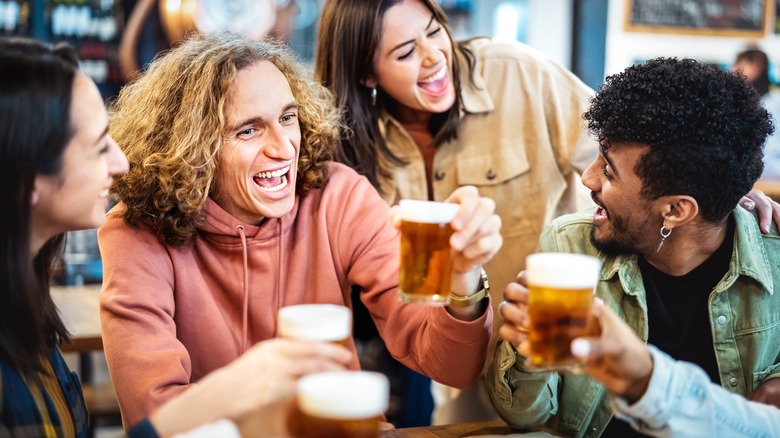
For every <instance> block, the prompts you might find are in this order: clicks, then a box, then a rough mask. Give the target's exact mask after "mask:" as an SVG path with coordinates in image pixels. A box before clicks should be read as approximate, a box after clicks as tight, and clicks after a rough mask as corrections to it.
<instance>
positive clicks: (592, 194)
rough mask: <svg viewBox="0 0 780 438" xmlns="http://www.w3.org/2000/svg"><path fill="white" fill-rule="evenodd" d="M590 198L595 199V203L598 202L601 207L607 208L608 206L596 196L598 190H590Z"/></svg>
mask: <svg viewBox="0 0 780 438" xmlns="http://www.w3.org/2000/svg"><path fill="white" fill-rule="evenodd" d="M590 199H592V200H593V203H594V204H596V205H598V206H599V207H601V208H603V209H605V210H606V207H604V204H602V203H601V201H600V200H599V198H598V197H597V196H596V192H594V191H591V192H590Z"/></svg>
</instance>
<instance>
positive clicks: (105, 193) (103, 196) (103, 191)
mask: <svg viewBox="0 0 780 438" xmlns="http://www.w3.org/2000/svg"><path fill="white" fill-rule="evenodd" d="M100 197H101V198H107V197H108V189H103V190H101V191H100Z"/></svg>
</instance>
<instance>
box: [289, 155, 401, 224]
mask: <svg viewBox="0 0 780 438" xmlns="http://www.w3.org/2000/svg"><path fill="white" fill-rule="evenodd" d="M328 171H329V176H328V182H327V183H326V184H325V186H323V187H322V188H320V189H317V190H312V191H311V192H309V193H308V194H306V196H305V197H304V199H303V201H302V203H301V204H302V206H304V205H306V204H308V205H313V204H316V205H317V206H318V207H319V208H324V209H327V210H334V209H336V210H343V209H346V208H347V207H349V209H350V210H353V211H354V210H367V209H379V210H380V212H382V214H384V211H385V210H387V208H388V206H387V203H386V202H385V201H384V200H383V199H382V198H381V197H380V196H379V193H378V192H377V190H376V189H375V188H374V186H372V185H371V183H370V182H368V179H366V177H364V176H362V175H360V174H358V173H357V172H356V171H355V170H354V169H352V168H351V167H349V166H346V165H344V164H341V163H336V162H331V163H328ZM346 213H348V212H346V211H343V212H342V214H346Z"/></svg>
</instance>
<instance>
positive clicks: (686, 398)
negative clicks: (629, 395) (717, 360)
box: [613, 345, 780, 438]
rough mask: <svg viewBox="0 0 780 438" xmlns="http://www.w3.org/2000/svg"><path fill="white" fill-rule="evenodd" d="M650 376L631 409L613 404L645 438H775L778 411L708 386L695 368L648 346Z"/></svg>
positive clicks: (779, 430)
mask: <svg viewBox="0 0 780 438" xmlns="http://www.w3.org/2000/svg"><path fill="white" fill-rule="evenodd" d="M650 353H651V354H652V355H653V375H652V376H651V377H650V384H649V385H648V387H647V391H646V392H645V394H644V395H643V396H642V398H641V399H639V400H638V401H637V402H636V403H634V404H633V405H628V404H627V403H626V402H625V400H623V399H619V398H615V399H613V407H614V408H615V410H616V411H617V414H616V415H617V416H618V417H620V418H622V419H624V420H626V421H628V422H629V423H630V424H631V426H632V427H633V428H634V429H636V430H638V431H640V432H642V433H644V434H646V435H650V436H657V437H702V438H705V437H706V438H713V437H724V438H726V437H729V438H730V437H734V436H740V437H750V438H771V437H777V436H780V410H779V409H777V408H776V407H774V406H769V405H765V404H761V403H756V402H750V401H747V400H746V399H744V398H743V397H741V396H739V395H736V394H733V393H730V392H728V391H726V390H725V389H723V388H721V387H720V386H716V385H714V384H713V383H712V382H710V378H709V376H707V374H706V373H705V372H704V371H703V370H702V369H701V368H699V367H698V366H696V365H694V364H692V363H689V362H678V361H675V360H674V359H672V358H671V357H670V356H669V355H667V354H666V353H664V352H662V351H660V350H658V349H656V348H655V347H653V346H652V345H651V346H650Z"/></svg>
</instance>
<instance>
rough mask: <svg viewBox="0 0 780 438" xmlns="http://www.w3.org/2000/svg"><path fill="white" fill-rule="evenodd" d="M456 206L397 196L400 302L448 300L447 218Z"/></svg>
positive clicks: (449, 231)
mask: <svg viewBox="0 0 780 438" xmlns="http://www.w3.org/2000/svg"><path fill="white" fill-rule="evenodd" d="M459 207H460V206H459V205H458V204H453V203H449V202H432V201H414V200H410V199H403V200H401V202H400V204H399V208H400V212H399V213H400V214H399V216H400V218H401V273H400V275H401V278H400V296H401V299H402V300H403V301H404V302H407V303H423V304H430V305H437V306H445V305H447V304H449V300H450V298H449V294H450V282H451V279H452V249H451V248H450V236H452V233H453V229H452V226H450V222H451V221H452V219H454V218H455V215H456V214H457V213H458V209H459Z"/></svg>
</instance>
